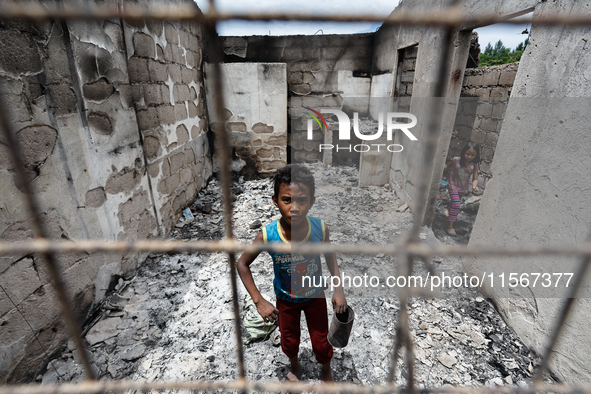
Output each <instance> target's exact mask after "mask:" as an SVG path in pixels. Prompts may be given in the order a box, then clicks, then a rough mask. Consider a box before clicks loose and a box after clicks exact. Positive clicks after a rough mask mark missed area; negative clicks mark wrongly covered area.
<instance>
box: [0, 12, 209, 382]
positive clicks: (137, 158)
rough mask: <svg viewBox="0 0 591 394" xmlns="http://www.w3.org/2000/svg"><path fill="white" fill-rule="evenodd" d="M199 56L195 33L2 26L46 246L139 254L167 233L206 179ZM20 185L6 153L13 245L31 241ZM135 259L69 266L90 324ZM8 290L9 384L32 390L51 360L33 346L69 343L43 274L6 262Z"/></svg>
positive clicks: (4, 314)
mask: <svg viewBox="0 0 591 394" xmlns="http://www.w3.org/2000/svg"><path fill="white" fill-rule="evenodd" d="M201 48H202V42H201V33H200V26H199V25H197V24H195V23H174V22H173V23H169V22H165V23H161V22H150V23H144V22H143V21H142V22H137V23H136V22H134V23H133V24H128V23H126V22H124V21H121V20H107V21H84V22H80V21H69V22H40V23H24V22H18V21H3V22H2V24H1V25H0V75H1V79H2V90H3V98H4V100H5V101H6V102H7V104H8V107H9V109H10V116H11V122H12V124H13V127H14V130H15V132H16V137H17V140H18V141H19V143H20V145H21V148H22V151H23V155H24V159H25V162H26V167H27V174H28V181H29V182H30V183H31V186H32V187H33V189H34V190H35V193H36V196H37V198H38V200H39V201H40V204H41V210H42V212H43V214H42V220H43V221H44V223H45V226H46V228H47V230H48V233H49V236H50V238H52V239H74V240H75V239H92V238H98V239H110V240H130V241H131V240H136V239H145V238H152V237H156V236H158V235H161V234H164V233H166V232H168V230H169V229H170V227H171V225H172V223H174V221H175V220H176V218H177V217H178V215H179V214H180V208H181V207H182V206H184V205H186V204H187V203H188V202H190V201H191V200H192V199H193V198H194V197H195V195H196V193H197V191H198V189H199V188H200V187H201V186H202V185H203V182H204V180H206V179H207V178H208V177H209V175H210V174H211V158H210V157H209V152H208V145H207V143H206V140H205V137H204V134H205V130H206V128H207V122H206V118H205V116H204V113H203V112H204V111H203V108H204V104H203V100H204V94H203V89H202V86H203V83H202V79H201V64H202V63H201V58H202V49H201ZM14 177H15V172H14V168H13V164H12V162H11V160H10V156H9V152H8V148H7V145H6V142H5V141H4V140H1V141H0V188H1V189H2V191H3V192H2V200H1V201H0V239H2V240H4V241H16V240H26V239H31V238H32V237H33V218H32V217H31V215H30V213H29V211H28V209H27V206H26V204H25V203H24V198H23V193H22V192H21V191H20V190H19V189H18V188H17V185H16V183H15V179H14ZM140 257H141V256H139V255H135V254H134V255H131V254H130V255H123V254H108V255H104V254H98V253H78V254H68V255H64V256H61V257H60V265H61V269H62V271H63V274H64V279H65V281H66V283H67V284H68V289H67V290H68V292H69V295H70V298H71V299H72V300H74V303H75V308H76V313H77V314H78V316H79V318H80V319H81V320H84V319H85V318H86V317H87V314H88V312H89V311H90V310H91V309H92V307H93V306H94V305H96V304H97V303H98V302H99V301H101V300H102V298H103V297H104V296H105V293H106V292H107V290H108V289H109V286H110V285H111V284H112V282H113V281H114V280H115V281H116V279H117V278H118V277H120V276H126V275H130V274H131V273H132V272H133V271H134V270H135V268H136V266H137V263H138V261H139V259H140ZM0 284H1V285H2V288H3V289H5V290H6V292H1V293H0V320H1V323H0V325H1V326H2V330H1V331H0V354H1V355H2V357H1V358H0V377H1V378H0V380H1V382H7V381H11V382H14V381H19V380H21V379H27V378H31V377H34V376H33V375H32V374H35V373H36V372H37V368H39V367H40V366H41V364H42V362H43V359H44V358H45V355H44V353H43V351H42V349H41V347H40V344H39V342H37V341H36V339H35V338H36V337H37V338H38V339H39V341H40V343H41V345H42V346H43V348H44V349H45V351H46V352H47V353H52V352H54V351H56V350H57V349H58V348H59V347H60V346H62V345H63V343H64V339H65V336H66V330H65V329H64V327H63V322H62V319H61V314H60V309H59V308H60V307H59V303H58V301H57V296H56V293H55V290H54V288H53V285H52V284H51V283H50V281H49V276H48V273H47V268H46V267H45V262H44V261H43V259H42V258H41V257H40V256H39V255H36V254H33V255H24V254H20V255H13V256H4V257H2V258H0ZM21 314H22V315H21ZM25 319H26V320H25ZM28 324H31V327H32V330H31V328H29V326H28Z"/></svg>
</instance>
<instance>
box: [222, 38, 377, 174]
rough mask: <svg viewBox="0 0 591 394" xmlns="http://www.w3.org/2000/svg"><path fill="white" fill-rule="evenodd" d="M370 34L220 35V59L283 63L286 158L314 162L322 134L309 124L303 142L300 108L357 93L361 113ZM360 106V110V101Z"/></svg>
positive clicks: (336, 102) (330, 104)
mask: <svg viewBox="0 0 591 394" xmlns="http://www.w3.org/2000/svg"><path fill="white" fill-rule="evenodd" d="M373 37H374V34H373V33H367V34H350V35H315V36H281V37H272V36H254V37H225V38H224V44H223V45H224V53H225V58H224V61H225V62H227V63H230V62H262V63H286V64H287V84H288V90H287V92H288V93H287V94H288V99H289V101H288V111H289V112H288V120H289V138H288V144H289V148H290V150H291V159H292V161H295V162H310V161H317V160H321V154H320V152H319V149H318V144H319V143H322V141H323V140H324V137H325V136H324V134H323V133H322V132H320V130H319V128H318V126H317V125H314V127H315V132H314V135H313V140H311V141H308V139H307V132H306V130H307V121H308V119H309V117H308V116H307V115H304V112H306V109H305V108H304V107H309V108H314V109H317V108H321V107H322V108H339V109H340V108H341V107H342V105H343V101H344V100H345V99H346V98H348V97H350V98H354V97H362V98H366V100H364V101H365V112H367V106H368V105H369V87H370V81H371V79H370V77H369V75H370V73H371V62H372V56H373ZM360 107H361V112H363V107H364V105H363V103H362V104H361V105H360ZM361 116H363V115H361ZM335 119H336V117H335ZM328 142H329V143H330V141H328Z"/></svg>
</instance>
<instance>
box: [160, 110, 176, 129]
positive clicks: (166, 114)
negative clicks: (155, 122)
mask: <svg viewBox="0 0 591 394" xmlns="http://www.w3.org/2000/svg"><path fill="white" fill-rule="evenodd" d="M158 118H159V119H160V122H162V124H173V123H176V117H175V113H174V107H173V106H172V105H161V106H160V107H158Z"/></svg>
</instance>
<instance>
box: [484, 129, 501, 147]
mask: <svg viewBox="0 0 591 394" xmlns="http://www.w3.org/2000/svg"><path fill="white" fill-rule="evenodd" d="M498 140H499V135H498V134H497V133H486V139H485V140H484V144H485V145H487V146H489V147H491V148H493V149H494V148H495V147H496V146H497V141H498Z"/></svg>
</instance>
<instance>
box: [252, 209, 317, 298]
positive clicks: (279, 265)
mask: <svg viewBox="0 0 591 394" xmlns="http://www.w3.org/2000/svg"><path fill="white" fill-rule="evenodd" d="M306 219H307V220H308V234H307V235H306V237H305V238H304V240H303V241H302V242H322V241H324V237H325V226H324V222H323V221H322V220H321V219H317V218H313V217H310V216H308V217H306ZM279 220H280V219H278V220H275V221H274V222H272V223H271V224H268V225H266V226H265V227H263V240H264V242H265V243H271V242H285V243H290V241H288V240H286V239H285V237H284V236H283V233H282V231H281V224H280V223H279ZM269 254H270V255H271V258H272V259H273V271H274V273H275V279H273V287H274V288H275V295H276V296H277V298H280V299H282V300H285V301H291V302H306V301H309V300H311V299H313V298H316V297H318V296H320V295H322V292H323V290H324V284H323V283H322V265H321V263H320V255H302V254H295V253H292V254H285V253H276V252H269ZM304 277H307V278H310V279H309V280H308V279H307V278H306V279H304Z"/></svg>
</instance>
